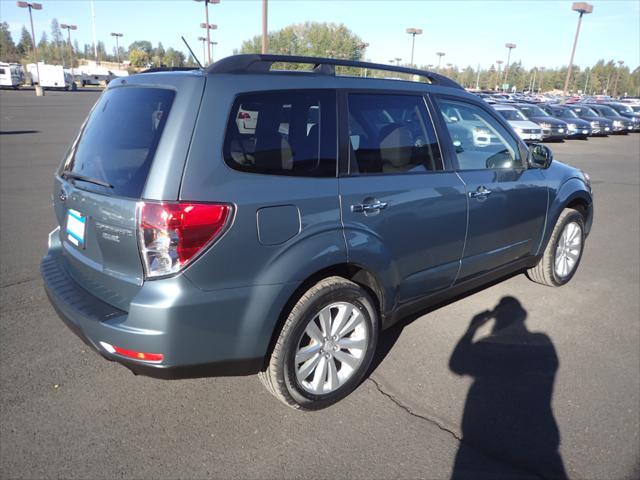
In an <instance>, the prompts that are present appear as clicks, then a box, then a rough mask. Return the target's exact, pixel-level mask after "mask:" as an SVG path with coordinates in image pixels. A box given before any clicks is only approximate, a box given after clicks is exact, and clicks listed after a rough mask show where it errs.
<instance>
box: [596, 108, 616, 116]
mask: <svg viewBox="0 0 640 480" xmlns="http://www.w3.org/2000/svg"><path fill="white" fill-rule="evenodd" d="M594 110H596V111H598V112H600V113H601V114H602V115H604V116H605V117H616V116H618V112H616V111H615V110H614V109H613V108H611V107H606V106H604V105H599V106H598V107H596V108H594Z"/></svg>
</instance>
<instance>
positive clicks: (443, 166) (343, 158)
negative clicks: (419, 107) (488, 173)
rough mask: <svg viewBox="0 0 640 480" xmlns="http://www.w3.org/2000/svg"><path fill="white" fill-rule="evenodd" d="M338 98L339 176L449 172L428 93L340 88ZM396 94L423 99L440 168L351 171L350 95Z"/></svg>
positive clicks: (386, 89) (413, 174)
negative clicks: (390, 171)
mask: <svg viewBox="0 0 640 480" xmlns="http://www.w3.org/2000/svg"><path fill="white" fill-rule="evenodd" d="M336 92H337V96H336V97H337V99H338V121H339V126H338V131H339V146H338V151H339V159H338V165H339V167H340V169H339V171H338V176H339V177H340V178H366V177H380V176H400V175H402V176H407V175H408V176H415V175H427V174H428V175H434V174H438V173H442V172H447V171H448V169H447V161H446V156H445V154H444V151H443V149H442V144H441V141H440V136H439V134H438V128H437V127H436V124H435V123H434V118H433V114H432V111H431V109H432V106H431V104H430V103H429V101H428V100H427V93H426V92H424V91H420V90H395V89H388V88H385V89H380V88H338V89H336ZM352 94H355V95H358V94H360V95H394V96H405V97H420V98H421V99H422V102H423V105H424V108H425V110H426V111H427V115H428V119H427V118H425V119H424V120H425V123H428V122H430V123H431V128H432V130H433V135H434V136H435V140H436V144H437V146H438V150H439V152H440V162H439V164H440V165H439V169H437V170H426V169H425V171H423V172H412V173H409V172H394V173H384V172H380V173H367V174H366V175H364V174H359V173H351V172H350V171H349V170H350V161H349V160H350V159H349V155H350V150H351V149H350V148H349V141H350V138H349V95H352Z"/></svg>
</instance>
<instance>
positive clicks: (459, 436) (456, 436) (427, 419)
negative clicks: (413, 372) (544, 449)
mask: <svg viewBox="0 0 640 480" xmlns="http://www.w3.org/2000/svg"><path fill="white" fill-rule="evenodd" d="M367 380H369V381H371V383H373V384H374V385H375V387H376V389H377V390H378V392H380V393H381V394H382V395H383V396H385V397H386V398H388V399H389V400H391V401H392V402H393V403H394V404H395V405H396V406H398V407H400V408H401V409H402V410H404V411H405V412H407V413H408V414H409V415H411V416H412V417H416V418H419V419H420V420H424V421H425V422H428V423H430V424H431V425H434V426H436V427H438V429H440V430H442V431H443V432H445V433H448V434H449V435H450V436H452V437H453V438H454V439H455V440H457V441H458V442H459V443H464V444H465V445H466V446H468V447H469V448H471V449H473V450H475V451H476V452H478V453H479V454H480V455H483V456H485V457H487V458H490V459H491V460H494V461H496V462H499V463H502V464H505V465H508V466H510V467H512V468H515V469H517V470H521V471H522V472H524V473H528V474H530V475H533V476H535V477H538V478H540V479H541V480H546V479H547V477H545V476H544V475H543V474H541V473H539V472H536V471H534V470H531V468H530V467H528V466H526V465H521V464H518V463H517V462H512V461H510V460H508V459H504V458H499V457H496V456H495V455H493V454H492V453H491V452H486V451H484V450H483V449H482V448H479V447H477V446H476V445H473V444H471V443H469V442H468V441H466V440H464V439H463V438H462V434H461V433H460V432H457V431H454V430H452V429H450V428H447V427H446V426H444V425H443V424H442V423H440V422H439V421H438V420H436V419H435V418H430V417H427V416H425V415H421V414H419V413H416V412H414V411H413V410H412V409H411V407H409V406H408V405H406V404H404V403H403V402H402V401H400V400H399V399H398V398H396V397H394V396H393V395H391V394H390V393H388V392H385V391H384V389H383V388H382V386H381V385H380V384H379V383H378V381H376V380H375V379H374V378H373V377H369V378H367Z"/></svg>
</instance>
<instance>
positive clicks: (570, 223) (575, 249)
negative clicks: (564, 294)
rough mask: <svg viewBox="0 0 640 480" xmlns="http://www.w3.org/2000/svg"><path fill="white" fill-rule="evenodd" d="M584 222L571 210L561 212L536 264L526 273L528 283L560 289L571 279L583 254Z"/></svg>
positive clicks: (579, 215)
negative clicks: (530, 281)
mask: <svg viewBox="0 0 640 480" xmlns="http://www.w3.org/2000/svg"><path fill="white" fill-rule="evenodd" d="M584 240H585V235H584V218H583V216H582V214H581V213H580V212H578V211H577V210H574V209H572V208H567V209H565V210H563V211H562V213H561V214H560V217H558V221H557V222H556V226H555V227H554V229H553V233H552V234H551V238H550V239H549V243H548V244H547V247H546V248H545V250H544V253H543V255H542V258H541V259H540V261H539V262H538V264H537V265H536V266H535V267H533V268H531V269H529V270H527V277H529V279H530V280H532V281H534V282H536V283H540V284H542V285H547V286H549V287H560V286H562V285H564V284H566V283H568V282H569V280H571V279H572V278H573V276H574V275H575V273H576V270H577V269H578V266H579V265H580V260H581V259H582V252H583V250H584Z"/></svg>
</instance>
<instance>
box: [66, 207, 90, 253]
mask: <svg viewBox="0 0 640 480" xmlns="http://www.w3.org/2000/svg"><path fill="white" fill-rule="evenodd" d="M68 213H69V214H68V215H67V238H68V239H69V241H70V242H71V243H73V244H74V245H75V246H76V247H84V233H85V230H86V226H87V217H85V216H84V215H82V214H81V213H80V212H78V211H77V210H73V209H71V208H70V209H69V212H68Z"/></svg>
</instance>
